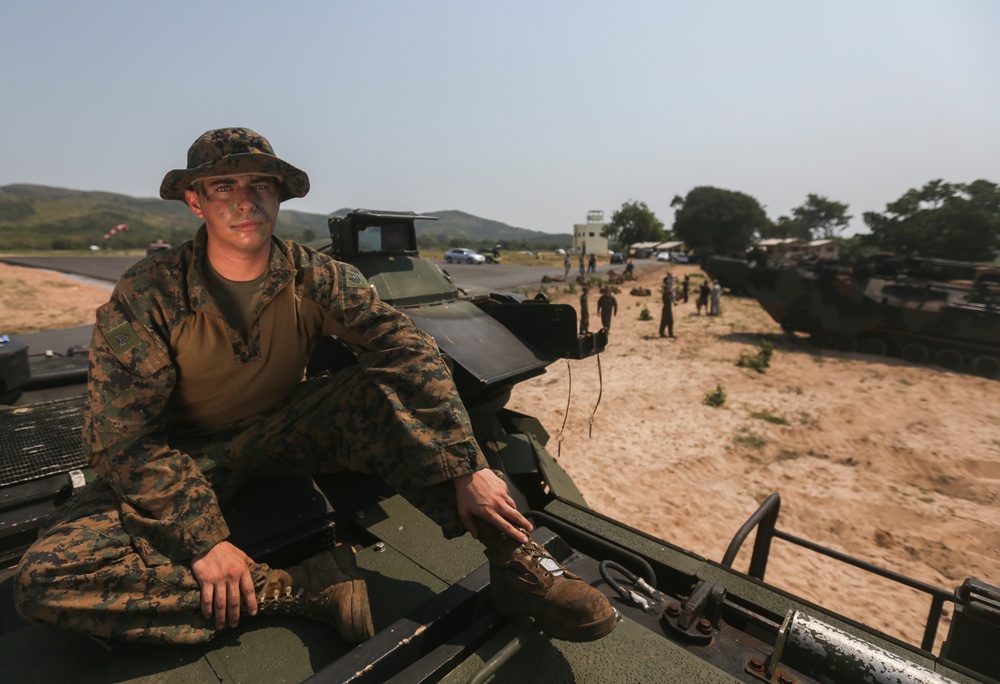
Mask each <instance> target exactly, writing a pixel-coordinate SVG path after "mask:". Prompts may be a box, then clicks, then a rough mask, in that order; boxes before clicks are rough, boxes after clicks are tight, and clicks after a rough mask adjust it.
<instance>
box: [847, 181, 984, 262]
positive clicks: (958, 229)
mask: <svg viewBox="0 0 1000 684" xmlns="http://www.w3.org/2000/svg"><path fill="white" fill-rule="evenodd" d="M864 219H865V224H867V226H868V227H869V228H870V229H871V235H870V236H866V237H867V239H868V241H869V242H870V243H871V244H872V245H873V246H875V247H878V248H879V249H881V250H884V251H888V252H894V253H896V254H900V255H904V256H923V257H933V258H939V259H955V260H959V261H984V260H986V261H988V260H990V259H991V257H992V255H993V254H995V253H996V252H997V251H998V250H1000V187H998V186H997V185H996V184H995V183H991V182H990V181H986V180H977V181H973V182H972V183H945V182H944V181H942V180H940V179H939V180H933V181H930V182H929V183H927V184H926V185H924V187H922V188H920V189H919V190H916V189H911V190H908V191H907V192H906V193H905V194H904V195H903V196H902V197H900V198H899V199H898V200H896V201H895V202H890V203H889V204H887V205H886V207H885V212H884V213H881V214H880V213H878V212H874V211H869V212H865V214H864Z"/></svg>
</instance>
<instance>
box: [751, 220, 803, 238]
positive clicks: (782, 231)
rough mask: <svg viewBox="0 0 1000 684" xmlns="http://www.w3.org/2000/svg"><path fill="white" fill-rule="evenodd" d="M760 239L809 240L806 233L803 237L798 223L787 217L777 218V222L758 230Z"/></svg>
mask: <svg viewBox="0 0 1000 684" xmlns="http://www.w3.org/2000/svg"><path fill="white" fill-rule="evenodd" d="M760 236H761V237H762V238H781V239H786V238H803V239H809V235H808V233H806V234H805V235H803V231H802V228H801V226H800V225H799V222H798V221H796V220H795V219H792V218H788V217H787V216H779V217H778V220H777V221H774V222H773V223H768V225H766V226H764V227H762V228H761V229H760Z"/></svg>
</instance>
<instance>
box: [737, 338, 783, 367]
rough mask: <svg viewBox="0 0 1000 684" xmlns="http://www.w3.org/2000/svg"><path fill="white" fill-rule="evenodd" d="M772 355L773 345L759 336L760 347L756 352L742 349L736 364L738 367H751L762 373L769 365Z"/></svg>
mask: <svg viewBox="0 0 1000 684" xmlns="http://www.w3.org/2000/svg"><path fill="white" fill-rule="evenodd" d="M773 355H774V345H773V344H771V343H770V342H768V341H767V340H765V339H763V338H761V341H760V349H759V350H758V351H757V353H756V354H753V353H751V352H748V351H746V350H743V351H741V352H740V358H739V360H738V361H737V362H736V365H737V366H739V367H740V368H753V369H754V370H755V371H757V372H758V373H763V372H764V371H765V370H766V369H767V368H768V367H769V366H770V365H771V356H773Z"/></svg>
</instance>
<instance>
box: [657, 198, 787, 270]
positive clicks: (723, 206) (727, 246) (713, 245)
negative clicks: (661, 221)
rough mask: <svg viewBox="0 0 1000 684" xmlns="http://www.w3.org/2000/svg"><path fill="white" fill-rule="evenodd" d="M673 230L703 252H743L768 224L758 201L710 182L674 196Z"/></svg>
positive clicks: (695, 249)
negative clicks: (708, 184) (711, 184)
mask: <svg viewBox="0 0 1000 684" xmlns="http://www.w3.org/2000/svg"><path fill="white" fill-rule="evenodd" d="M670 206H672V207H674V208H675V209H676V210H677V212H676V214H675V215H674V234H675V235H676V236H677V239H678V240H683V241H684V244H685V245H686V246H687V247H688V249H691V250H693V251H694V252H696V253H698V254H700V255H702V256H710V255H713V254H742V253H743V252H745V251H746V249H747V248H748V247H749V246H750V244H751V243H752V242H753V240H754V237H755V235H757V234H758V233H759V232H761V231H763V230H766V229H767V227H768V226H769V225H770V222H769V221H768V219H767V215H766V214H765V213H764V209H763V208H761V206H760V203H759V202H758V201H757V200H756V199H754V198H753V197H751V196H750V195H745V194H743V193H742V192H734V191H732V190H721V189H719V188H713V187H710V186H701V187H697V188H695V189H693V190H691V192H689V193H688V194H687V197H683V198H682V197H681V196H680V195H678V196H676V197H674V200H673V202H671V203H670Z"/></svg>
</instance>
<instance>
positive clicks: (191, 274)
mask: <svg viewBox="0 0 1000 684" xmlns="http://www.w3.org/2000/svg"><path fill="white" fill-rule="evenodd" d="M207 245H208V230H207V229H206V228H205V224H202V225H201V228H199V229H198V233H197V235H195V236H194V241H193V244H192V257H191V268H190V269H189V270H188V273H187V281H188V282H187V285H188V293H189V296H190V298H191V306H192V308H194V309H199V310H205V309H209V310H212V311H216V312H218V307H217V306H216V304H215V300H214V299H212V295H210V294H209V293H208V287H207V284H206V281H205V266H206V262H207V261H208V254H207V251H206V250H207ZM294 277H295V269H294V268H293V267H292V258H291V249H290V247H289V246H288V244H286V243H285V242H283V241H281V240H279V239H278V238H276V237H274V236H271V264H270V271H269V273H268V277H267V282H266V283H265V284H264V289H263V290H262V291H261V297H260V303H259V305H258V310H259V309H261V308H263V307H264V306H265V305H266V304H267V303H268V302H270V301H271V300H272V299H274V297H275V295H276V294H278V292H280V291H281V290H282V288H284V287H285V286H286V285H288V284H289V283H290V282H292V280H293V279H294Z"/></svg>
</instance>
